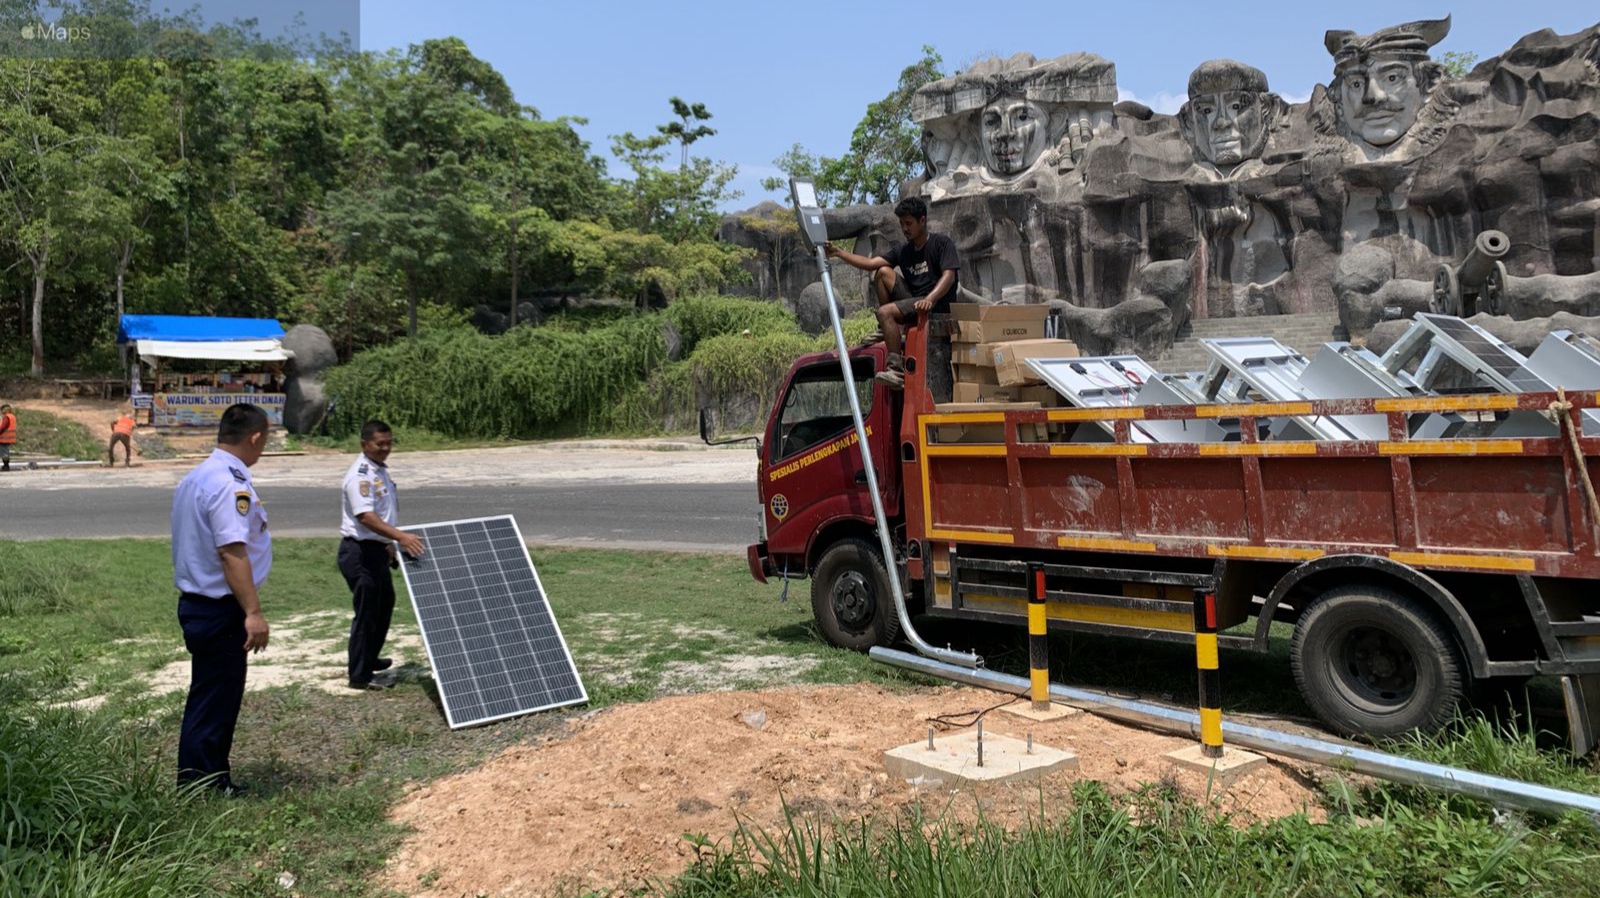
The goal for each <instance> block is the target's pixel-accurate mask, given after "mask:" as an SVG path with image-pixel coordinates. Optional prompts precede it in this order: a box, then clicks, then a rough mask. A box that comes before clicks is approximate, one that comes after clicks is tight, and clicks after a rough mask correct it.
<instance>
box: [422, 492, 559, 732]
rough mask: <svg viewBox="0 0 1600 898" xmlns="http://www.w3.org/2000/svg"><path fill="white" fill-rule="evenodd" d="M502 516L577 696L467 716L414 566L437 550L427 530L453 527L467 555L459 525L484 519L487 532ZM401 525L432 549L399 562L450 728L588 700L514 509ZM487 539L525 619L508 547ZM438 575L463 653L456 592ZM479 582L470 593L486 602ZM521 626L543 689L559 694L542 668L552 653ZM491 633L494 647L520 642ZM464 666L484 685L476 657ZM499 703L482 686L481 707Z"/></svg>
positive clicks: (511, 684) (510, 680)
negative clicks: (459, 705)
mask: <svg viewBox="0 0 1600 898" xmlns="http://www.w3.org/2000/svg"><path fill="white" fill-rule="evenodd" d="M499 522H508V523H509V524H510V526H511V532H512V534H513V535H514V537H515V540H516V546H517V548H518V550H520V557H521V559H522V560H523V562H525V563H526V564H527V566H528V572H529V573H530V574H531V575H532V579H533V586H534V588H535V589H536V590H537V592H538V595H537V600H538V602H540V603H541V604H542V613H543V615H544V617H545V618H546V619H547V621H548V624H549V628H550V629H551V630H552V631H553V634H554V637H555V640H556V642H557V643H558V644H559V645H560V649H561V659H562V660H563V661H564V662H565V671H566V672H570V674H571V682H572V686H574V687H576V690H577V695H576V696H575V697H563V698H561V699H560V700H556V701H549V702H546V703H543V704H533V703H530V704H520V705H519V706H518V707H517V708H516V709H514V710H508V711H502V712H500V713H494V714H480V715H478V716H470V717H469V716H465V715H462V714H460V713H458V708H457V707H456V702H454V701H452V699H451V695H452V692H454V691H455V689H454V685H453V684H447V682H446V680H447V678H448V677H449V676H450V673H449V671H450V670H452V669H453V668H455V667H456V666H457V665H443V666H441V664H440V660H439V658H440V656H439V654H438V652H437V651H436V647H435V640H434V639H433V638H430V636H429V627H430V624H429V623H428V622H427V621H428V619H429V618H430V615H428V614H425V613H424V611H423V605H422V603H421V602H419V601H418V588H417V586H418V584H417V582H416V581H414V579H413V573H414V567H415V566H417V565H420V564H422V563H425V562H426V561H427V560H428V555H429V554H433V545H432V542H431V539H432V537H433V536H434V535H435V534H434V533H431V532H429V531H437V530H440V529H442V528H449V529H448V531H447V532H449V533H450V534H452V535H454V536H455V537H456V539H457V541H458V543H460V545H461V550H462V554H463V556H465V555H466V554H467V545H466V543H465V541H463V540H461V537H460V533H461V529H460V528H461V527H462V526H464V525H472V524H480V525H484V530H485V532H486V534H487V533H488V531H489V527H488V525H489V524H491V523H499ZM400 529H401V530H403V531H405V532H407V533H413V534H418V535H422V536H423V537H424V542H425V543H427V544H428V545H429V553H428V554H425V555H424V556H423V557H422V559H409V558H408V559H406V560H405V561H404V563H402V564H401V565H400V571H401V575H402V576H403V578H404V580H405V584H406V591H407V593H408V594H409V595H410V596H411V608H412V610H413V611H414V612H415V614H416V616H417V626H418V628H419V629H421V631H422V643H423V648H424V649H425V650H426V651H427V654H428V665H429V666H430V667H431V668H432V670H433V676H434V681H435V683H437V684H438V687H439V702H440V704H441V705H443V707H444V712H445V720H446V721H447V722H448V723H449V725H450V729H452V730H456V729H462V728H465V727H472V726H483V725H485V724H490V723H495V722H497V721H501V720H506V719H509V718H512V717H520V716H522V715H524V714H533V713H536V712H539V711H547V710H550V709H552V708H561V707H567V706H569V705H578V704H583V703H585V702H587V701H588V700H589V691H588V689H587V688H586V687H585V686H584V685H583V677H582V676H581V675H580V674H579V673H578V667H577V664H576V663H575V662H574V661H573V658H572V650H571V648H570V647H569V646H568V645H567V639H566V635H565V634H563V633H562V632H561V625H560V623H559V622H558V621H557V620H556V617H555V611H554V609H552V608H551V605H550V597H549V594H548V593H547V592H546V591H545V588H544V581H543V579H542V578H540V576H539V569H538V567H537V566H535V565H534V563H533V558H532V556H530V555H529V554H528V545H527V543H526V541H524V540H523V538H522V528H521V527H519V526H518V525H517V520H516V518H515V517H514V516H512V515H496V516H493V517H483V518H464V519H461V520H455V521H439V522H435V523H428V524H412V525H408V526H405V527H401V528H400ZM486 542H488V543H489V548H490V550H491V551H493V552H494V555H493V557H494V560H495V561H496V563H498V564H500V565H501V570H500V573H501V579H502V580H503V581H504V585H505V587H506V589H507V594H508V597H509V598H510V599H511V600H512V602H513V606H514V607H515V609H516V612H517V615H518V618H519V620H522V619H524V618H525V615H524V613H523V609H522V607H521V605H520V604H519V600H521V599H522V598H524V596H522V595H519V594H517V593H516V592H515V591H514V589H513V586H512V581H511V578H509V577H508V576H507V575H506V574H507V572H506V570H505V568H504V557H503V556H502V555H501V554H500V551H501V550H503V549H505V548H507V547H496V546H494V545H493V542H494V540H493V538H492V536H491V537H490V538H489V539H487V540H486ZM467 572H468V574H469V576H470V575H471V574H472V569H471V568H470V567H468V568H467ZM436 580H437V582H438V584H439V587H440V589H441V590H443V593H442V594H443V595H444V596H445V601H444V604H445V608H446V610H447V611H448V612H449V613H450V616H451V621H452V629H453V632H454V633H455V634H456V635H457V636H458V638H460V640H461V645H462V654H463V656H466V655H467V652H468V646H467V639H466V636H465V634H464V633H463V631H462V630H461V628H460V626H459V624H456V623H455V620H456V618H455V610H454V608H453V607H452V605H451V601H452V599H453V596H452V594H451V592H450V590H449V589H448V588H447V587H445V585H444V584H445V578H444V577H443V576H442V575H440V576H438V577H437V578H436ZM477 585H478V584H477V583H476V580H475V578H474V589H473V592H472V593H471V594H472V595H474V596H475V597H478V601H479V603H480V604H482V603H483V599H482V598H481V594H480V592H479V590H478V589H477ZM430 608H431V606H430ZM484 616H485V624H488V623H491V621H490V620H489V617H488V615H487V613H485V615H484ZM522 632H523V634H524V639H523V640H522V642H523V643H524V644H526V645H527V646H528V648H529V652H528V657H529V658H530V659H531V660H532V661H533V663H534V665H535V669H537V670H539V673H540V677H539V679H540V682H541V684H542V685H544V686H545V689H544V691H545V692H546V693H547V695H549V696H552V697H553V696H554V695H555V694H556V688H555V687H552V686H551V685H550V684H551V682H552V680H551V678H549V677H546V676H545V675H544V672H543V668H544V666H545V665H546V664H547V663H548V661H549V660H550V658H549V657H547V656H541V655H540V653H539V651H538V650H537V647H536V646H535V645H534V638H535V637H534V636H532V635H531V634H529V633H528V625H527V624H526V623H523V624H522ZM436 635H438V634H436ZM489 636H490V638H491V639H492V640H493V645H494V647H495V649H496V650H500V649H502V648H503V647H504V646H505V645H515V644H516V643H515V642H513V643H501V642H500V641H499V639H498V634H496V633H494V632H493V631H491V632H490V634H489ZM500 660H501V665H502V667H503V668H504V669H503V671H502V673H504V674H505V677H506V683H507V686H509V687H511V688H512V689H513V690H515V687H516V685H517V682H516V681H515V680H514V679H513V678H512V676H511V669H510V667H509V666H506V661H505V657H504V655H502V656H501V659H500ZM465 666H466V669H467V671H468V672H469V682H470V683H471V688H472V689H473V690H474V691H478V690H480V688H481V686H480V683H481V681H480V680H479V675H478V674H477V673H476V672H472V662H471V661H470V660H469V661H467V662H466V663H465ZM556 685H557V686H564V685H565V684H560V683H558V684H556ZM514 697H518V694H516V693H515V692H514ZM497 703H499V702H491V701H489V700H487V699H485V697H484V696H483V694H482V692H481V691H478V703H477V707H478V708H480V709H487V708H488V707H489V706H490V705H491V704H497Z"/></svg>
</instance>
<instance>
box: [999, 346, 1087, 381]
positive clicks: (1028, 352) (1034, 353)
mask: <svg viewBox="0 0 1600 898" xmlns="http://www.w3.org/2000/svg"><path fill="white" fill-rule="evenodd" d="M993 357H994V370H995V377H996V381H997V382H998V383H1000V384H1002V385H1005V386H1022V385H1025V384H1036V383H1040V380H1039V378H1038V377H1036V376H1035V375H1034V373H1033V369H1032V368H1029V367H1028V364H1027V360H1028V359H1075V358H1077V357H1078V347H1077V344H1075V343H1073V342H1072V341H1071V340H1018V341H1015V342H1012V343H1002V344H1000V345H998V346H995V347H994V352H993Z"/></svg>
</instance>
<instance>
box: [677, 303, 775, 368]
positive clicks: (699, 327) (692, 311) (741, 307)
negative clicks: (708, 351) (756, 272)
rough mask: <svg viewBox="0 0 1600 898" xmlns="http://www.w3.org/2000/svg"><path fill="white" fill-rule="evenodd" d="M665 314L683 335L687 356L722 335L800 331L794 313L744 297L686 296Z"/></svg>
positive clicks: (761, 334) (756, 334)
mask: <svg viewBox="0 0 1600 898" xmlns="http://www.w3.org/2000/svg"><path fill="white" fill-rule="evenodd" d="M662 314H663V315H665V316H666V318H667V320H668V321H670V322H672V326H673V327H675V328H677V329H678V335H679V336H681V337H682V338H683V353H684V356H685V357H687V356H688V355H689V354H690V353H692V352H694V349H695V347H696V346H698V345H699V344H700V341H701V340H704V339H706V338H708V337H715V336H717V335H719V334H723V335H739V334H742V333H743V332H744V331H745V330H749V331H750V335H751V336H754V337H764V336H767V335H769V334H799V333H800V326H799V325H798V324H797V323H796V322H795V320H794V316H793V315H791V314H789V313H788V312H787V311H785V310H784V308H783V307H782V306H780V305H777V304H776V303H771V302H767V301H765V300H760V299H747V298H745V297H740V296H690V297H685V298H683V299H680V300H678V301H676V302H674V303H673V304H672V305H670V306H668V307H667V310H666V311H665V312H663V313H662Z"/></svg>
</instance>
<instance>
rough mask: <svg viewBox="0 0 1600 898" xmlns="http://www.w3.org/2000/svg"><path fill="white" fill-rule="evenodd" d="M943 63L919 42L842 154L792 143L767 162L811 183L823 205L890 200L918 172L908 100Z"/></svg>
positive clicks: (772, 184)
mask: <svg viewBox="0 0 1600 898" xmlns="http://www.w3.org/2000/svg"><path fill="white" fill-rule="evenodd" d="M943 64H944V58H943V57H941V56H940V55H939V53H938V52H937V51H935V50H934V48H933V47H931V46H928V45H926V44H924V45H923V47H922V57H921V58H920V59H918V60H917V61H916V62H913V63H912V64H911V65H908V66H906V67H905V68H904V69H902V70H901V72H900V78H899V80H898V81H896V83H895V87H894V90H892V91H890V92H889V93H888V95H887V96H885V97H884V98H883V99H881V100H878V101H877V102H874V103H869V104H867V111H866V114H865V115H863V116H862V117H861V121H860V122H858V123H857V124H856V127H855V131H853V132H852V133H851V135H850V150H849V152H847V153H846V154H845V155H843V156H840V157H838V158H833V157H829V156H818V155H814V154H812V153H810V152H808V151H807V150H806V149H805V147H803V146H801V145H800V144H798V143H797V144H795V145H794V146H792V147H790V148H789V150H788V152H786V153H784V154H783V155H782V156H779V157H778V158H777V159H774V160H773V163H772V164H773V165H776V166H777V167H778V168H779V169H781V170H783V172H784V173H785V174H787V175H788V176H790V177H800V178H810V179H811V180H812V181H814V182H815V183H816V187H817V197H818V199H820V200H821V201H822V202H823V203H824V204H826V205H839V204H843V203H889V202H893V201H894V200H895V198H896V197H897V196H898V195H899V192H900V185H901V184H902V183H904V182H905V181H908V180H910V179H911V178H913V177H915V176H916V175H917V173H918V172H919V171H921V169H922V128H921V127H920V126H919V125H917V123H916V122H914V121H912V119H911V98H912V96H913V95H914V94H916V92H917V89H918V88H920V87H922V86H923V85H925V84H931V83H932V82H934V81H937V80H939V79H940V78H943V77H944V71H943V70H942V69H941V68H940V67H941V66H942V65H943ZM785 184H786V181H785V179H782V178H767V179H764V180H763V181H762V182H761V186H762V187H764V188H766V189H767V190H782V189H784V187H785Z"/></svg>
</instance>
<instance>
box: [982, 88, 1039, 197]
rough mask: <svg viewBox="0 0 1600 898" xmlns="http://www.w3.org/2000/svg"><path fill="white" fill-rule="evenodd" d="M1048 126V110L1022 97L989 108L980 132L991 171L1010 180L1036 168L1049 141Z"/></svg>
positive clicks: (1003, 99)
mask: <svg viewBox="0 0 1600 898" xmlns="http://www.w3.org/2000/svg"><path fill="white" fill-rule="evenodd" d="M1047 124H1048V123H1047V121H1046V118H1045V114H1044V110H1042V109H1040V108H1039V107H1038V106H1036V105H1035V104H1033V103H1030V102H1028V101H1027V100H1024V99H1021V98H1020V97H1002V98H1000V99H998V100H996V101H994V102H993V103H990V104H989V105H988V106H985V107H984V108H983V117H982V119H981V120H980V123H979V128H978V131H979V134H981V135H982V138H983V160H984V164H985V165H987V166H988V168H989V171H991V172H993V173H994V174H996V175H999V176H1001V177H1006V178H1009V177H1012V176H1014V175H1020V174H1022V173H1023V172H1025V171H1027V170H1028V169H1029V168H1032V167H1033V164H1034V163H1035V162H1037V161H1039V156H1040V155H1042V154H1043V153H1044V150H1045V144H1046V143H1047V142H1048V140H1049V135H1048V134H1047V133H1046V131H1047Z"/></svg>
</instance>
